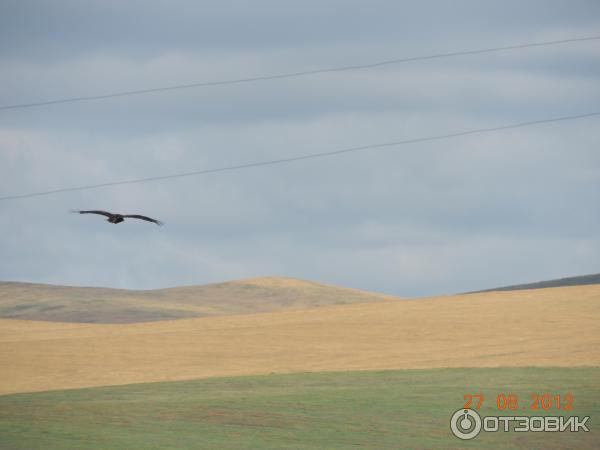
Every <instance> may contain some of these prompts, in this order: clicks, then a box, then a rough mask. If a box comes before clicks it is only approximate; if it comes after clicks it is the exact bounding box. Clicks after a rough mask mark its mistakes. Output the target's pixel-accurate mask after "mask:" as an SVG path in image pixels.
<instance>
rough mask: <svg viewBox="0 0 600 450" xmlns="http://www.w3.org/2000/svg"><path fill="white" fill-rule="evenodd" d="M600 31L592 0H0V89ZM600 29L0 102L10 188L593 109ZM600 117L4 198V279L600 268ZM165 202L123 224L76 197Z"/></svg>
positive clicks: (598, 97)
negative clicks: (175, 87) (294, 75)
mask: <svg viewBox="0 0 600 450" xmlns="http://www.w3.org/2000/svg"><path fill="white" fill-rule="evenodd" d="M599 35H600V2H598V1H596V0H589V1H581V0H564V1H554V0H546V1H539V0H532V1H528V2H522V1H520V0H519V1H515V0H506V1H503V2H497V1H480V0H472V1H461V0H459V1H453V2H447V1H442V0H439V1H419V2H407V1H396V0H388V1H384V0H369V1H367V0H362V1H358V0H344V1H341V0H332V1H328V2H323V1H315V0H302V1H281V0H277V1H275V0H255V1H252V2H248V1H242V0H229V1H224V0H220V1H184V0H177V1H156V0H150V1H148V0H145V1H133V0H132V1H127V2H123V1H116V0H112V1H111V0H103V1H79V0H55V1H52V2H48V1H30V0H4V1H2V2H0V106H4V105H12V104H21V103H31V102H41V101H47V100H54V99H61V98H70V97H78V96H90V95H102V94H107V93H113V92H120V91H128V90H138V89H149V88H156V87H163V86H172V85H180V84H188V83H197V82H208V81H219V80H230V79H237V78H247V77H257V76H265V75H273V74H281V73H288V72H296V71H306V70H314V69H319V68H328V67H337V66H349V65H357V64H368V63H372V62H377V61H381V60H388V59H396V58H408V57H415V56H426V55H432V54H439V53H446V52H456V51H463V50H477V49H483V48H491V47H502V46H510V45H515V44H524V43H532V42H542V41H554V40H561V39H571V38H578V37H586V36H599ZM599 104H600V41H597V40H596V41H587V42H576V43H570V44H562V45H555V46H546V47H534V48H526V49H520V50H514V51H506V52H496V53H487V54H479V55H469V56H457V57H449V58H439V59H433V60H426V61H413V62H407V63H402V64H392V65H386V66H381V67H376V68H371V69H365V70H355V71H344V72H331V73H322V74H315V75H310V76H304V77H297V78H287V79H279V80H265V81H257V82H252V83H240V84H233V85H222V86H208V87H199V88H192V89H182V90H173V91H166V92H157V93H152V94H147V95H135V96H124V97H119V98H111V99H105V100H97V101H86V102H76V103H63V104H55V105H47V106H40V107H35V108H21V109H4V110H0V197H4V196H11V195H19V194H28V193H33V192H40V191H48V190H54V189H60V188H68V187H74V186H82V185H89V184H99V183H106V182H113V181H122V180H131V179H136V178H144V177H153V176H161V175H168V174H174V173H180V172H188V171H195V170H205V169H213V168H219V167H224V166H230V165H238V164H245V163H252V162H256V161H265V160H271V159H280V158H288V157H294V156H299V155H304V154H309V153H318V152H327V151H335V150H340V149H345V148H349V147H355V146H362V145H370V144H377V143H384V142H390V141H400V140H406V139H414V138H422V137H429V136H435V135H440V134H446V133H454V132H459V131H464V130H473V129H479V128H486V127H495V126H502V125H508V124H512V123H518V122H525V121H534V120H540V119H546V118H552V117H558V116H567V115H573V114H584V113H589V112H597V111H599V110H600V107H599V106H598V105H599ZM599 130H600V118H599V117H590V118H585V119H581V120H577V121H568V122H557V123H550V124H543V125H537V126H532V127H523V128H517V129H510V130H504V131H498V132H493V133H481V134H474V135H470V136H463V137H456V138H452V139H446V140H439V141H430V142H421V143H415V144H411V145H402V146H396V147H385V148H379V149H372V150H368V151H360V152H353V153H347V154H344V155H339V156H335V157H333V156H332V157H327V158H319V159H313V160H303V161H297V162H294V163H289V164H280V165H273V166H265V167H256V168H251V169H246V170H238V171H230V172H220V173H213V174H206V175H202V176H196V177H185V178H178V179H169V180H162V181H156V182H148V183H140V184H131V185H121V186H111V187H104V188H99V189H92V190H82V191H74V192H66V193H59V194H55V195H48V196H42V197H32V198H22V199H13V200H4V201H0V236H1V237H0V255H2V258H1V259H2V261H1V262H0V280H4V281H24V282H37V283H51V284H66V285H85V286H107V287H118V288H130V289H153V288H162V287H171V286H178V285H192V284H205V283H212V282H221V281H227V280H233V279H240V278H251V277H258V276H286V277H294V278H301V279H308V280H313V281H318V282H323V283H329V284H335V285H341V286H346V287H353V288H359V289H365V290H372V291H378V292H385V293H389V294H394V295H399V296H407V297H412V296H427V295H438V294H451V293H456V292H464V291H470V290H477V289H484V288H490V287H494V286H501V285H507V284H516V283H524V282H531V281H539V280H545V279H552V278H558V277H566V276H573V275H582V274H589V273H597V272H600V227H599V226H598V224H599V222H600V202H598V197H599V194H600V151H599V148H600V146H599V144H600V139H599V138H600V133H599ZM79 209H104V210H108V211H114V212H122V213H138V214H146V215H148V216H151V217H155V218H158V219H161V220H163V221H164V222H165V226H163V227H157V226H155V225H153V224H151V223H147V222H141V221H126V222H125V223H122V224H119V225H112V224H109V223H107V222H106V221H105V220H104V218H103V217H101V216H92V215H85V216H84V215H75V214H70V213H69V211H70V210H79Z"/></svg>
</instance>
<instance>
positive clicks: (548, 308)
mask: <svg viewBox="0 0 600 450" xmlns="http://www.w3.org/2000/svg"><path fill="white" fill-rule="evenodd" d="M268 282H271V281H268ZM252 286H256V285H255V284H253V285H252ZM301 286H304V285H303V284H302V285H301ZM256 289H260V288H259V287H252V288H250V290H252V291H254V290H256ZM599 322H600V285H590V286H575V287H561V288H550V289H537V290H527V291H510V292H489V293H481V294H469V295H457V296H444V297H434V298H424V299H415V300H403V301H375V302H366V303H365V302H362V303H355V304H348V305H335V306H321V307H318V308H311V309H303V310H283V311H281V310H280V311H272V312H266V313H260V314H246V315H230V316H220V317H205V318H195V319H182V320H173V321H159V322H148V323H132V324H83V323H53V322H39V321H27V320H16V319H0V367H2V370H1V371H0V394H8V393H15V392H33V391H45V390H55V389H71V388H78V387H91V386H108V385H121V384H130V383H143V382H152V381H174V380H189V379H196V378H206V377H214V376H236V375H253V374H256V375H257V374H270V373H298V372H319V371H340V370H343V371H347V370H382V369H411V368H437V367H440V368H441V367H522V366H552V367H559V366H560V367H576V366H600V332H599V329H598V323H599Z"/></svg>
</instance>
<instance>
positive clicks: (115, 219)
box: [71, 210, 163, 225]
mask: <svg viewBox="0 0 600 450" xmlns="http://www.w3.org/2000/svg"><path fill="white" fill-rule="evenodd" d="M71 212H74V213H79V214H100V215H101V216H106V217H108V219H107V221H108V222H110V223H115V224H117V223H121V222H123V221H124V220H125V219H141V220H146V221H148V222H152V223H155V224H156V225H162V224H163V223H162V222H161V221H160V220H156V219H152V218H150V217H146V216H141V215H139V214H113V213H109V212H107V211H99V210H91V211H71Z"/></svg>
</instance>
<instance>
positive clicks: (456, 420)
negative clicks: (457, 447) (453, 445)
mask: <svg viewBox="0 0 600 450" xmlns="http://www.w3.org/2000/svg"><path fill="white" fill-rule="evenodd" d="M450 429H451V430H452V434H454V436H456V437H457V438H459V439H464V440H468V439H473V438H474V437H475V436H477V435H478V434H479V432H480V431H481V417H480V416H479V414H477V411H474V410H472V409H459V410H458V411H456V412H455V413H454V414H452V418H451V419H450Z"/></svg>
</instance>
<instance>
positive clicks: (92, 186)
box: [0, 111, 600, 201]
mask: <svg viewBox="0 0 600 450" xmlns="http://www.w3.org/2000/svg"><path fill="white" fill-rule="evenodd" d="M594 116H600V111H598V112H590V113H585V114H577V115H571V116H562V117H553V118H549V119H541V120H534V121H529V122H519V123H513V124H509V125H501V126H496V127H489V128H479V129H475V130H467V131H458V132H455V133H448V134H441V135H437V136H428V137H421V138H415V139H406V140H402V141H394V142H384V143H379V144H370V145H363V146H360V147H350V148H345V149H342V150H333V151H329V152H321V153H311V154H307V155H301V156H293V157H290V158H281V159H273V160H268V161H257V162H251V163H246V164H239V165H235V166H227V167H219V168H215V169H204V170H195V171H193V172H183V173H175V174H170V175H160V176H155V177H147V178H138V179H134V180H125V181H113V182H108V183H99V184H90V185H87V186H76V187H69V188H62V189H54V190H51V191H42V192H34V193H31V194H18V195H9V196H5V197H0V201H4V200H17V199H23V198H31V197H41V196H44V195H52V194H59V193H62V192H72V191H83V190H88V189H97V188H102V187H108V186H119V185H124V184H136V183H147V182H150V181H159V180H167V179H170V178H183V177H191V176H198V175H206V174H210V173H217V172H229V171H234V170H242V169H249V168H252V167H261V166H271V165H275V164H284V163H291V162H295V161H302V160H306V159H315V158H324V157H327V156H336V155H341V154H344V153H351V152H358V151H361V150H373V149H379V148H384V147H394V146H400V145H408V144H416V143H419V142H428V141H437V140H443V139H450V138H455V137H460V136H467V135H471V134H479V133H490V132H493V131H501V130H508V129H512V128H522V127H528V126H532V125H540V124H544V123H551V122H562V121H567V120H577V119H583V118H586V117H594Z"/></svg>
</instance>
